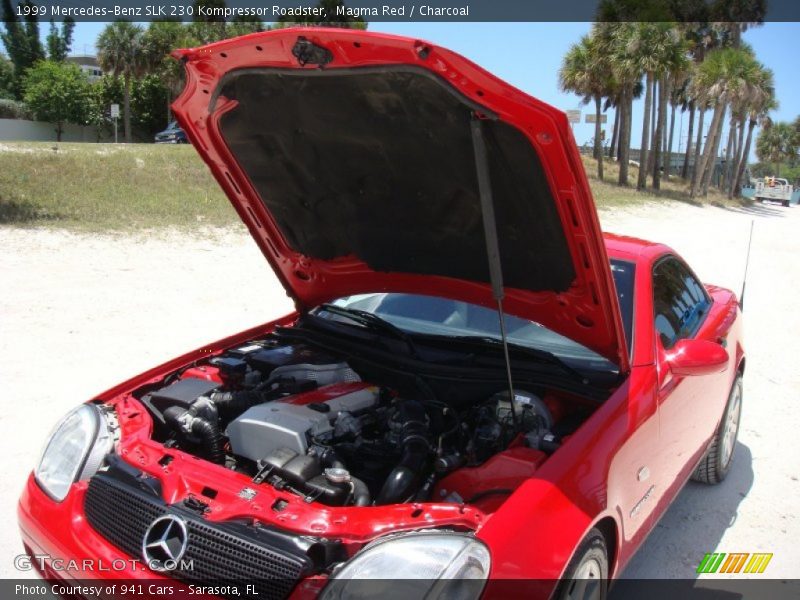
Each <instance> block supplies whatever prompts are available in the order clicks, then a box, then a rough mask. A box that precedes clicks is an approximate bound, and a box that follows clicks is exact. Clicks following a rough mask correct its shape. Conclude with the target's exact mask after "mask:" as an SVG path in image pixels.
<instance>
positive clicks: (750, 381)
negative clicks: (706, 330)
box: [0, 202, 800, 578]
mask: <svg viewBox="0 0 800 600" xmlns="http://www.w3.org/2000/svg"><path fill="white" fill-rule="evenodd" d="M601 220H602V222H603V226H604V228H605V229H607V230H609V231H614V232H617V233H623V234H628V235H634V236H637V237H643V238H650V239H655V240H659V241H664V242H666V243H668V244H670V245H672V246H673V247H674V248H675V249H676V250H677V251H678V252H679V253H681V254H682V255H683V256H684V257H685V258H686V259H687V260H688V261H689V263H690V264H691V265H693V267H694V268H695V270H696V271H697V273H698V274H699V275H700V277H701V278H702V279H704V280H705V281H709V282H714V283H718V284H721V285H724V286H727V287H731V288H732V289H735V290H737V292H738V290H739V289H740V288H741V278H742V271H743V267H744V259H745V249H746V242H747V234H748V231H749V228H750V222H751V221H752V220H754V221H755V234H754V239H753V250H752V256H751V263H750V275H749V278H748V287H747V297H746V329H747V331H746V335H747V350H748V354H749V356H748V368H747V374H746V377H745V404H744V415H743V429H742V431H741V433H740V437H739V444H738V447H737V449H736V460H735V464H734V466H733V469H732V471H731V473H730V475H729V478H728V480H727V481H725V483H724V484H722V485H720V486H717V487H707V486H702V485H699V484H694V483H691V484H689V485H688V486H687V488H686V489H685V490H684V491H683V492H682V493H681V495H680V497H679V498H678V500H677V502H676V503H675V504H674V506H673V507H672V508H671V509H670V511H669V512H668V514H667V515H666V517H665V518H664V519H663V520H662V522H661V523H660V524H659V525H658V527H657V528H656V529H655V531H654V532H653V533H652V535H651V536H650V538H649V539H648V541H647V543H646V544H645V545H644V547H643V548H642V550H641V551H640V553H639V554H638V555H637V557H636V558H635V559H634V560H633V562H632V564H631V565H630V567H629V568H628V569H627V571H626V573H625V576H627V577H636V578H672V577H684V578H690V577H694V569H695V567H696V566H697V564H698V562H699V560H700V559H701V558H702V557H703V555H704V554H705V553H706V552H712V551H715V550H718V551H720V552H773V553H774V558H773V560H772V562H771V563H770V565H769V569H768V574H769V575H770V576H771V577H782V578H792V577H796V576H797V565H798V564H800V549H798V548H799V546H798V543H797V540H798V539H800V520H799V519H800V517H798V514H800V482H799V481H798V475H799V474H800V467H798V461H797V459H798V457H800V410H799V409H798V406H797V403H798V402H800V367H798V365H800V342H798V339H797V336H798V334H800V319H799V318H798V315H800V311H798V308H797V307H796V306H795V305H796V302H797V296H796V295H795V294H796V292H797V290H798V289H800V262H798V261H797V259H798V256H799V255H800V210H798V209H796V208H794V209H786V208H782V207H779V206H766V207H762V206H756V207H753V208H748V209H740V210H729V209H722V208H710V207H707V208H697V207H693V206H690V205H687V204H680V203H666V202H665V203H660V204H655V203H653V204H648V205H646V206H643V207H638V208H635V209H627V210H624V211H623V210H616V211H608V212H603V213H601ZM0 247H2V252H1V253H0V286H2V287H1V288H0V289H2V293H0V382H2V384H3V386H2V393H3V396H4V399H3V408H4V410H3V411H2V413H0V423H1V424H2V429H1V431H2V436H0V456H2V457H3V458H2V460H3V462H4V468H3V473H4V474H5V475H4V482H3V485H2V486H0V514H2V515H5V516H6V526H5V527H4V528H3V529H2V532H0V576H1V577H19V576H20V574H18V573H17V572H16V571H15V570H14V569H13V563H12V557H13V556H14V555H16V554H18V553H20V552H21V544H20V542H19V538H18V534H17V530H16V526H15V521H16V519H15V516H14V515H15V503H16V500H17V497H18V495H19V492H20V490H21V488H22V486H23V483H24V481H25V478H26V476H27V475H28V472H29V470H30V468H31V467H32V465H33V462H34V460H35V458H36V456H37V453H38V451H39V449H40V446H41V444H42V441H43V440H44V438H45V436H46V435H47V432H48V431H49V430H50V428H51V427H52V425H53V424H54V422H55V421H56V420H57V419H58V418H59V417H60V416H61V415H62V414H63V413H64V412H66V411H67V410H68V409H69V408H71V407H72V406H73V405H75V404H76V403H78V402H81V401H83V400H85V399H87V398H90V397H91V396H92V395H93V394H96V393H97V392H99V391H101V390H103V389H105V388H108V387H110V386H112V385H113V384H116V383H118V382H119V381H121V380H123V379H125V378H127V377H129V376H131V375H134V374H136V373H138V372H140V371H143V370H145V369H147V368H149V367H152V366H153V365H156V364H159V363H160V362H163V361H165V360H167V359H169V358H171V357H173V356H176V355H178V354H180V353H182V352H184V351H187V350H189V349H192V348H195V347H199V346H201V345H202V344H204V343H205V342H208V341H211V340H215V339H218V338H221V337H223V336H225V335H228V334H231V333H234V332H237V331H239V330H242V329H244V328H246V327H249V326H252V325H256V324H258V323H261V322H264V321H267V320H269V319H271V318H273V317H277V316H279V315H281V314H283V313H285V312H287V311H288V309H289V308H290V302H289V301H288V300H287V298H286V296H285V295H284V293H283V290H282V289H281V288H280V286H279V285H278V283H277V282H276V280H275V278H274V277H273V275H272V273H271V271H270V270H269V267H268V266H267V264H266V262H265V261H264V260H263V259H262V257H261V255H260V253H259V251H258V249H257V248H256V246H255V244H254V243H253V242H252V241H251V240H250V238H249V237H248V236H247V235H246V234H243V233H240V232H239V231H229V232H220V231H207V232H198V233H197V234H195V235H192V236H186V235H179V234H167V233H159V234H154V235H151V236H145V235H143V234H137V235H135V236H96V235H92V236H89V235H78V234H71V233H65V232H60V231H53V230H23V229H15V228H7V227H6V228H0Z"/></svg>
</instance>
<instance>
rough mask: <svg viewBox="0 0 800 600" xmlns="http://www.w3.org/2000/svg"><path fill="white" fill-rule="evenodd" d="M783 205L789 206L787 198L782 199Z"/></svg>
mask: <svg viewBox="0 0 800 600" xmlns="http://www.w3.org/2000/svg"><path fill="white" fill-rule="evenodd" d="M783 205H784V206H786V207H787V208H788V207H789V201H788V200H784V201H783Z"/></svg>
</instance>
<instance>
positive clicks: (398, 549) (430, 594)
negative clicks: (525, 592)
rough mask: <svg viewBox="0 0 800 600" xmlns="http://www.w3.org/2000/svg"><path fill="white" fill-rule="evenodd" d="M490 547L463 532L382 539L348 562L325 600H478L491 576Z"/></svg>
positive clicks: (340, 571) (332, 581)
mask: <svg viewBox="0 0 800 600" xmlns="http://www.w3.org/2000/svg"><path fill="white" fill-rule="evenodd" d="M490 565H491V558H490V557H489V550H488V549H487V548H486V546H485V545H484V544H483V543H482V542H480V541H478V540H477V539H475V538H474V537H472V536H469V535H465V534H460V533H442V532H425V533H411V534H408V535H400V536H396V537H390V538H386V539H385V540H378V541H377V542H374V543H373V544H370V545H369V546H367V547H366V548H364V549H363V550H362V551H361V552H359V553H358V554H356V555H355V556H354V557H353V558H352V560H350V561H349V562H347V563H345V564H344V566H343V567H342V568H341V569H340V570H339V571H337V572H336V573H335V574H334V576H333V577H332V579H331V582H330V583H329V584H328V585H327V587H326V588H325V590H324V592H323V594H322V600H333V599H339V598H342V599H344V598H347V599H348V600H351V599H356V598H375V597H380V598H381V600H388V599H390V598H423V597H425V598H446V599H447V600H455V599H458V600H466V599H471V598H477V597H478V596H479V595H480V593H481V591H482V590H483V586H484V584H485V582H486V578H487V577H488V576H489V567H490Z"/></svg>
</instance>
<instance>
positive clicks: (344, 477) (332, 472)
mask: <svg viewBox="0 0 800 600" xmlns="http://www.w3.org/2000/svg"><path fill="white" fill-rule="evenodd" d="M325 479H327V480H328V481H330V482H331V483H349V482H350V471H348V470H347V469H340V468H338V467H331V468H328V469H325Z"/></svg>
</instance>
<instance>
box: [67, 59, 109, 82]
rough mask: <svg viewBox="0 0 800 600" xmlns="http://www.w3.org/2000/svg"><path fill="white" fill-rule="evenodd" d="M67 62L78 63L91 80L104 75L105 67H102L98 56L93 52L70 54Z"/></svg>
mask: <svg viewBox="0 0 800 600" xmlns="http://www.w3.org/2000/svg"><path fill="white" fill-rule="evenodd" d="M67 62H69V63H72V64H74V65H78V66H79V67H80V69H81V71H83V72H84V73H86V76H87V77H88V78H89V81H97V80H98V79H100V78H101V77H102V76H103V69H101V68H100V63H99V62H97V57H96V56H92V55H91V54H76V55H74V56H68V57H67Z"/></svg>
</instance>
